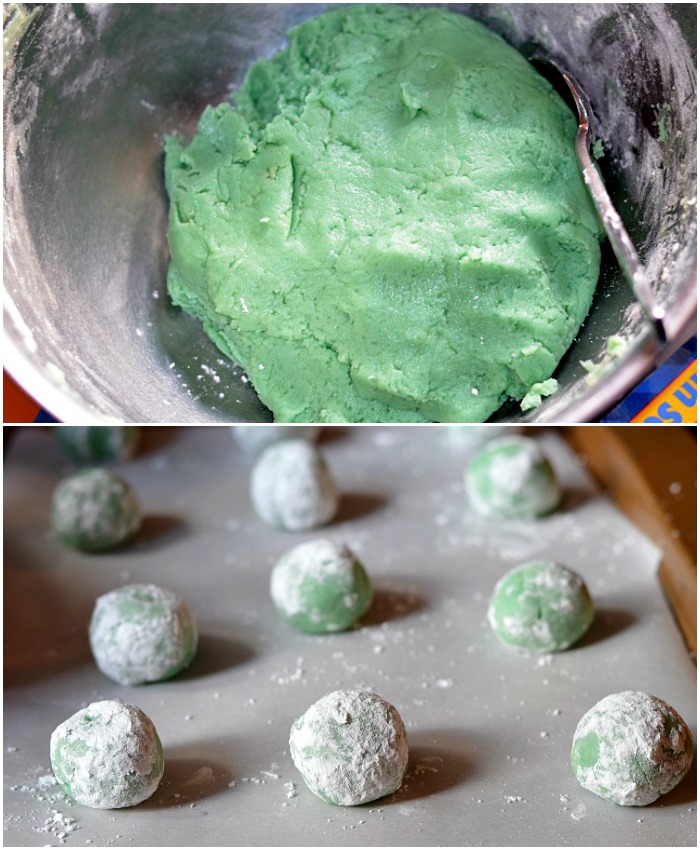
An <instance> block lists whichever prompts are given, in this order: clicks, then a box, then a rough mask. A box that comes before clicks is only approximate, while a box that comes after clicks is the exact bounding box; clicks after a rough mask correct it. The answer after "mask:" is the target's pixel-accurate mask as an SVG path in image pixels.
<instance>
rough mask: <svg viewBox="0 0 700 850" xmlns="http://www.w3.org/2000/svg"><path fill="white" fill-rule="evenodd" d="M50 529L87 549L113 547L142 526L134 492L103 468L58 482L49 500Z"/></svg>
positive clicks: (66, 541) (66, 540) (67, 542)
mask: <svg viewBox="0 0 700 850" xmlns="http://www.w3.org/2000/svg"><path fill="white" fill-rule="evenodd" d="M51 518H52V523H53V528H54V530H55V531H56V533H57V534H58V536H59V537H60V538H61V540H62V541H63V542H64V543H66V544H68V545H69V546H72V547H74V548H75V549H82V550H84V551H86V552H99V551H102V550H104V549H112V548H113V547H115V546H119V545H120V544H122V543H124V542H126V541H127V540H129V538H131V537H133V536H134V535H135V534H136V532H137V531H138V530H139V528H140V527H141V506H140V504H139V500H138V497H137V495H136V491H135V490H134V489H133V487H132V486H131V485H130V484H129V483H128V482H126V481H124V479H123V478H120V477H119V476H118V475H115V474H114V473H113V472H109V471H108V470H106V469H86V470H84V471H83V472H79V473H78V474H77V475H74V476H72V477H71V478H66V479H65V480H64V481H61V482H60V483H59V485H58V487H57V488H56V490H55V491H54V494H53V499H52V502H51Z"/></svg>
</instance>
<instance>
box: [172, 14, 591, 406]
mask: <svg viewBox="0 0 700 850" xmlns="http://www.w3.org/2000/svg"><path fill="white" fill-rule="evenodd" d="M575 135H576V121H575V118H574V117H573V115H572V113H571V112H570V110H569V109H568V107H567V106H566V105H565V104H564V103H563V101H562V100H561V99H560V98H559V96H558V95H557V94H556V93H555V92H554V91H553V89H552V88H551V86H550V85H549V84H548V83H547V82H546V81H545V80H544V78H542V77H541V76H539V75H538V74H537V73H536V72H535V71H534V70H533V69H532V68H531V66H530V65H529V64H528V63H527V62H526V61H525V59H524V58H523V57H522V56H521V55H520V54H519V53H518V52H517V51H515V50H514V49H513V48H511V47H510V46H508V45H507V44H506V43H505V42H504V41H503V40H502V39H501V38H500V37H499V36H497V35H496V34H495V33H493V32H491V31H489V30H488V29H486V28H485V27H483V26H482V25H480V24H478V23H476V22H475V21H473V20H470V19H469V18H467V17H465V16H463V15H459V14H454V13H451V12H447V11H445V10H442V9H437V8H422V7H421V8H419V7H407V6H401V5H394V4H382V5H376V6H363V5H350V6H348V7H345V8H341V9H336V10H333V11H330V12H327V13H325V14H322V15H318V16H316V17H313V18H311V19H310V20H308V21H306V22H304V23H302V24H301V25H300V26H298V27H296V28H294V29H292V30H291V31H290V32H289V46H288V47H287V48H286V49H284V50H282V51H281V52H279V53H278V54H277V55H275V56H273V57H272V58H271V59H261V60H259V61H258V62H256V63H255V64H254V65H253V67H252V68H251V69H250V71H249V72H248V75H247V77H246V80H245V83H244V85H243V87H242V88H241V89H240V90H239V91H238V92H236V93H234V94H233V95H232V98H231V102H226V103H223V104H220V105H219V106H216V107H208V108H207V109H206V110H205V112H204V113H203V115H202V117H201V120H200V122H199V127H198V130H197V133H196V135H195V136H194V138H193V139H192V141H191V143H189V144H185V143H184V142H183V141H182V140H180V139H177V138H168V139H167V140H166V142H165V180H166V188H167V192H168V195H169V198H170V224H169V231H168V240H169V244H170V249H171V255H172V263H171V265H170V268H169V271H168V289H169V292H170V295H171V297H172V299H173V301H174V302H175V304H177V305H180V306H181V307H183V308H184V309H185V310H186V311H187V312H188V313H190V314H192V315H194V316H196V317H197V318H199V319H200V320H201V321H202V323H203V325H204V328H205V330H206V332H207V333H208V335H209V336H210V337H211V338H212V339H213V340H214V342H215V343H216V344H217V345H218V346H219V348H220V349H221V350H222V351H223V352H224V353H225V354H226V355H228V356H229V357H231V358H232V359H233V360H235V361H237V362H238V363H239V364H241V365H242V366H243V367H244V368H245V370H246V372H247V374H248V376H249V378H250V380H251V381H252V383H253V385H254V387H255V389H256V391H257V393H258V395H259V396H260V398H261V400H262V401H263V402H264V403H265V404H266V405H267V406H268V407H269V408H270V409H271V410H272V411H273V413H274V416H275V419H276V420H277V421H280V422H344V421H348V422H394V421H395V422H425V421H444V422H481V421H484V420H485V419H486V418H487V417H488V416H489V415H490V414H491V413H493V411H495V410H496V409H497V408H498V407H499V406H500V405H501V404H502V403H503V402H504V401H505V400H506V399H507V398H508V397H511V396H512V397H513V398H516V399H520V398H522V397H523V396H524V395H525V393H526V392H527V391H528V389H529V388H530V387H532V386H533V384H536V383H538V382H541V381H544V380H546V379H547V378H549V377H550V375H551V374H552V372H553V370H554V369H555V367H556V366H557V363H558V362H559V360H560V358H561V357H562V355H563V354H564V352H565V351H566V350H567V348H568V347H569V346H570V344H571V342H572V341H573V339H574V337H575V335H576V332H577V331H578V328H579V326H580V325H581V322H582V321H583V319H584V317H585V316H586V313H587V312H588V309H589V306H590V303H591V299H592V296H593V291H594V289H595V286H596V282H597V279H598V271H599V263H600V248H599V238H600V234H601V229H600V226H599V223H598V220H597V218H596V215H595V212H594V209H593V206H592V204H591V201H590V198H589V196H588V192H587V190H586V187H585V185H584V182H583V179H582V176H581V173H580V168H579V166H578V163H577V160H576V155H575V148H574V139H575Z"/></svg>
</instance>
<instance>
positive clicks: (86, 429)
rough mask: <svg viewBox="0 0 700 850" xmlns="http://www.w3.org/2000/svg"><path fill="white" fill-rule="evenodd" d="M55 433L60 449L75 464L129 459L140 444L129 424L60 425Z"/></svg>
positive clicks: (137, 433) (137, 431)
mask: <svg viewBox="0 0 700 850" xmlns="http://www.w3.org/2000/svg"><path fill="white" fill-rule="evenodd" d="M54 431H55V433H56V437H57V438H58V442H59V443H60V445H61V448H62V449H63V450H64V451H65V453H66V454H67V455H68V456H69V457H70V458H71V459H72V460H74V461H76V462H77V463H102V462H103V461H112V460H128V459H129V458H131V457H133V456H134V454H135V453H136V449H137V448H138V442H139V430H138V428H134V427H131V426H128V425H60V426H57V427H56V428H55V429H54Z"/></svg>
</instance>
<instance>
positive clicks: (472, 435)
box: [443, 425, 514, 452]
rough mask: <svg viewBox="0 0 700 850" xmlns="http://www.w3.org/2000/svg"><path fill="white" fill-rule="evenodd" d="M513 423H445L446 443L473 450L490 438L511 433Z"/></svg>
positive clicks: (456, 447)
mask: <svg viewBox="0 0 700 850" xmlns="http://www.w3.org/2000/svg"><path fill="white" fill-rule="evenodd" d="M513 428H514V426H513V425H445V426H444V432H443V433H444V434H445V438H446V441H447V445H448V446H450V447H451V448H454V449H455V450H458V451H464V452H474V451H476V450H477V449H480V448H481V447H482V446H484V445H486V443H488V442H489V441H490V440H495V439H497V438H498V437H505V436H506V434H508V433H509V432H510V433H511V434H512V433H513Z"/></svg>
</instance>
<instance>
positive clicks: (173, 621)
mask: <svg viewBox="0 0 700 850" xmlns="http://www.w3.org/2000/svg"><path fill="white" fill-rule="evenodd" d="M90 648H91V649H92V654H93V656H94V658H95V662H96V664H97V666H98V667H99V668H100V670H101V671H102V672H103V673H104V674H105V676H109V678H110V679H114V681H115V682H119V683H120V684H121V685H141V684H143V683H145V682H160V681H162V680H163V679H170V678H171V677H172V676H175V675H176V674H177V673H179V672H180V671H181V670H184V669H185V667H188V666H189V664H190V662H191V661H192V659H193V658H194V654H195V652H196V649H197V623H196V621H195V617H194V614H193V613H192V611H191V609H190V607H189V605H187V604H186V603H185V602H183V601H182V599H180V598H178V597H177V596H176V595H175V594H174V593H171V592H170V591H169V590H164V589H163V588H162V587H158V586H157V585H155V584H131V585H127V586H126V587H120V588H119V589H118V590H113V591H112V592H111V593H105V594H104V595H103V596H100V597H99V598H98V600H97V602H96V603H95V610H94V611H93V613H92V619H91V621H90Z"/></svg>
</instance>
